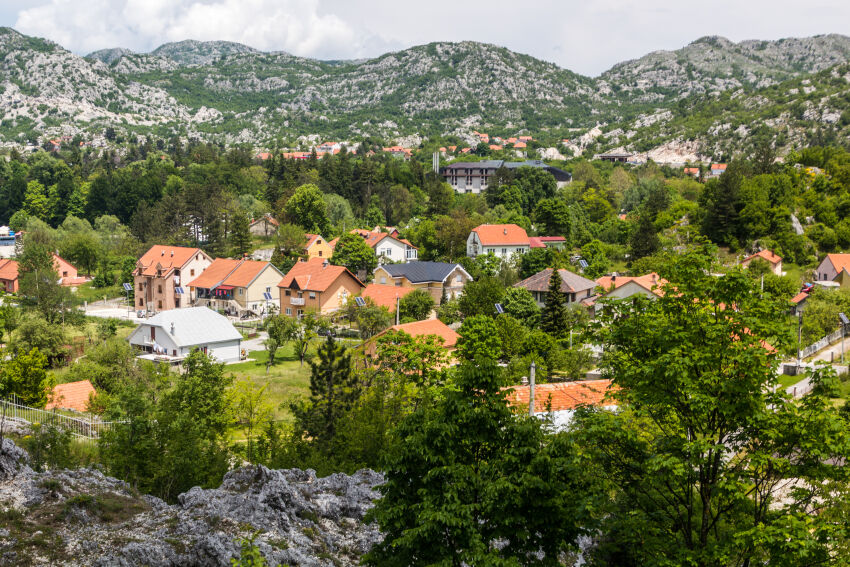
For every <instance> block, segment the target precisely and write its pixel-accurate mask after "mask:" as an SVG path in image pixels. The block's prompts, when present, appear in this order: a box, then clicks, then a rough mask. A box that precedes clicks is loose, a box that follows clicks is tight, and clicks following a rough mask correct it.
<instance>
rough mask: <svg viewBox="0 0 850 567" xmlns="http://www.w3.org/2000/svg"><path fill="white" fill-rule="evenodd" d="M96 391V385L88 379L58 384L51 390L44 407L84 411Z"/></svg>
mask: <svg viewBox="0 0 850 567" xmlns="http://www.w3.org/2000/svg"><path fill="white" fill-rule="evenodd" d="M96 393H97V392H96V391H95V389H94V386H92V384H91V382H89V381H88V380H80V381H79V382H68V383H67V384H57V385H55V386H54V387H53V391H51V392H50V395H49V396H48V402H47V405H45V406H44V409H46V410H51V409H53V408H62V409H71V410H75V411H78V412H84V411H86V406H87V405H88V401H89V396H91V395H93V394H96Z"/></svg>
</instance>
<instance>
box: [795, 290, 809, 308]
mask: <svg viewBox="0 0 850 567" xmlns="http://www.w3.org/2000/svg"><path fill="white" fill-rule="evenodd" d="M807 297H809V292H807V291H801V292H800V293H798V294H797V295H795V296H794V297H793V298H791V303H793V304H794V305H797V304H798V303H800V302H801V301H803V300H804V299H806V298H807Z"/></svg>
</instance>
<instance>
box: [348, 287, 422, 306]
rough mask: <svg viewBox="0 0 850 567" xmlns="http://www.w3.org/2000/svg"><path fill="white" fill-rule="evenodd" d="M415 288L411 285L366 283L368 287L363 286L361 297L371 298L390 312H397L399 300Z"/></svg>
mask: <svg viewBox="0 0 850 567" xmlns="http://www.w3.org/2000/svg"><path fill="white" fill-rule="evenodd" d="M414 290H416V288H415V287H410V286H397V285H393V284H385V283H384V284H380V283H370V284H366V287H364V288H363V292H362V293H361V294H360V297H362V298H363V299H371V300H372V301H373V302H375V305H377V306H378V307H384V308H386V309H387V311H389V312H390V313H395V311H396V306H397V303H398V301H399V300H400V299H401V298H402V297H404V296H405V295H407V294H408V293H411V292H413V291H414Z"/></svg>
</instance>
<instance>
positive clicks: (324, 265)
mask: <svg viewBox="0 0 850 567" xmlns="http://www.w3.org/2000/svg"><path fill="white" fill-rule="evenodd" d="M328 264H329V262H328V261H327V260H325V261H324V262H322V269H325V268H327V267H328Z"/></svg>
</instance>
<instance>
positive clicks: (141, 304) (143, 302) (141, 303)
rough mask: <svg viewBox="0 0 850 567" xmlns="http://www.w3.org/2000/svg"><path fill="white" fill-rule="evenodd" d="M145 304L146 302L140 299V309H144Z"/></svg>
mask: <svg viewBox="0 0 850 567" xmlns="http://www.w3.org/2000/svg"><path fill="white" fill-rule="evenodd" d="M144 304H145V301H144V300H143V299H142V298H139V307H142V306H143V305H144Z"/></svg>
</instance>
